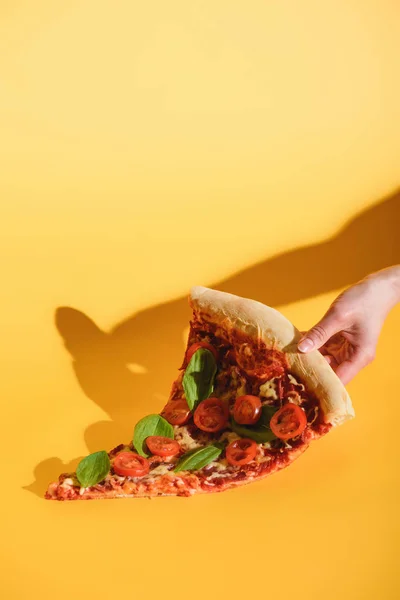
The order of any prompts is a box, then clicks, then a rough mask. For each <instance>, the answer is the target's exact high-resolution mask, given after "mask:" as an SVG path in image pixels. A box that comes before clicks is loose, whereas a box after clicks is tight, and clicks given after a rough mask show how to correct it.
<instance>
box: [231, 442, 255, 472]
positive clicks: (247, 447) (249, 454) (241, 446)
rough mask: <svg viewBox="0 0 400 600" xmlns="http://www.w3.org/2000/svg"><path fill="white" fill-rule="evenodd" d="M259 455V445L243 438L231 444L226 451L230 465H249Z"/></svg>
mask: <svg viewBox="0 0 400 600" xmlns="http://www.w3.org/2000/svg"><path fill="white" fill-rule="evenodd" d="M256 454H257V443H256V442H255V441H254V440H251V439H249V438H242V439H240V440H236V441H235V442H232V443H231V444H229V446H228V447H227V449H226V460H227V461H228V463H229V464H230V465H234V466H241V465H247V464H248V463H249V462H251V461H252V460H254V458H255V456H256Z"/></svg>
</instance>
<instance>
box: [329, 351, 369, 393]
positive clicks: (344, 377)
mask: <svg viewBox="0 0 400 600" xmlns="http://www.w3.org/2000/svg"><path fill="white" fill-rule="evenodd" d="M374 358H375V349H374V347H371V348H366V349H364V350H363V351H359V352H357V353H356V354H355V355H354V356H352V357H351V358H350V359H348V360H344V361H343V362H342V363H340V365H339V366H338V367H337V368H336V369H334V370H335V373H336V375H337V376H338V377H339V379H340V380H341V382H342V383H343V384H344V385H347V384H348V383H349V382H350V381H351V380H352V379H353V378H354V377H355V376H356V375H357V373H359V371H361V369H363V368H364V367H366V366H367V365H369V364H370V363H371V362H372V361H373V360H374Z"/></svg>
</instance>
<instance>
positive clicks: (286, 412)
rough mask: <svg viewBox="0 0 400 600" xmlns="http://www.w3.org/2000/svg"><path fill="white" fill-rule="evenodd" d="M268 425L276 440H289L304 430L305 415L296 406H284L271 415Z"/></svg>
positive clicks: (290, 404)
mask: <svg viewBox="0 0 400 600" xmlns="http://www.w3.org/2000/svg"><path fill="white" fill-rule="evenodd" d="M270 425H271V429H272V431H273V432H274V434H275V435H276V437H277V438H279V439H281V440H290V439H291V438H294V437H296V436H297V435H300V434H301V433H303V431H304V429H305V428H306V425H307V417H306V413H305V412H304V410H303V409H301V408H300V406H297V404H292V403H289V404H285V405H284V406H282V408H280V409H279V410H278V411H277V412H276V413H275V414H274V415H273V417H272V418H271V424H270Z"/></svg>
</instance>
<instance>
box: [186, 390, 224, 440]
mask: <svg viewBox="0 0 400 600" xmlns="http://www.w3.org/2000/svg"><path fill="white" fill-rule="evenodd" d="M228 418H229V408H228V405H227V403H226V402H224V401H223V400H221V399H220V398H207V399H206V400H203V402H200V404H199V405H198V407H197V408H196V410H195V411H194V415H193V419H194V422H195V424H196V425H197V427H198V428H199V429H201V430H202V431H209V432H211V433H212V432H214V431H220V430H221V429H223V428H224V427H225V426H226V424H227V422H228Z"/></svg>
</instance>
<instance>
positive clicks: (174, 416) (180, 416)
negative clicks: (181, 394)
mask: <svg viewBox="0 0 400 600" xmlns="http://www.w3.org/2000/svg"><path fill="white" fill-rule="evenodd" d="M161 416H162V417H164V419H166V420H167V421H168V423H171V425H184V423H187V422H188V421H189V419H190V409H189V407H188V404H187V402H186V400H184V399H183V398H180V399H179V400H171V401H170V402H168V404H167V406H166V407H165V408H164V410H163V411H162V413H161Z"/></svg>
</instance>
